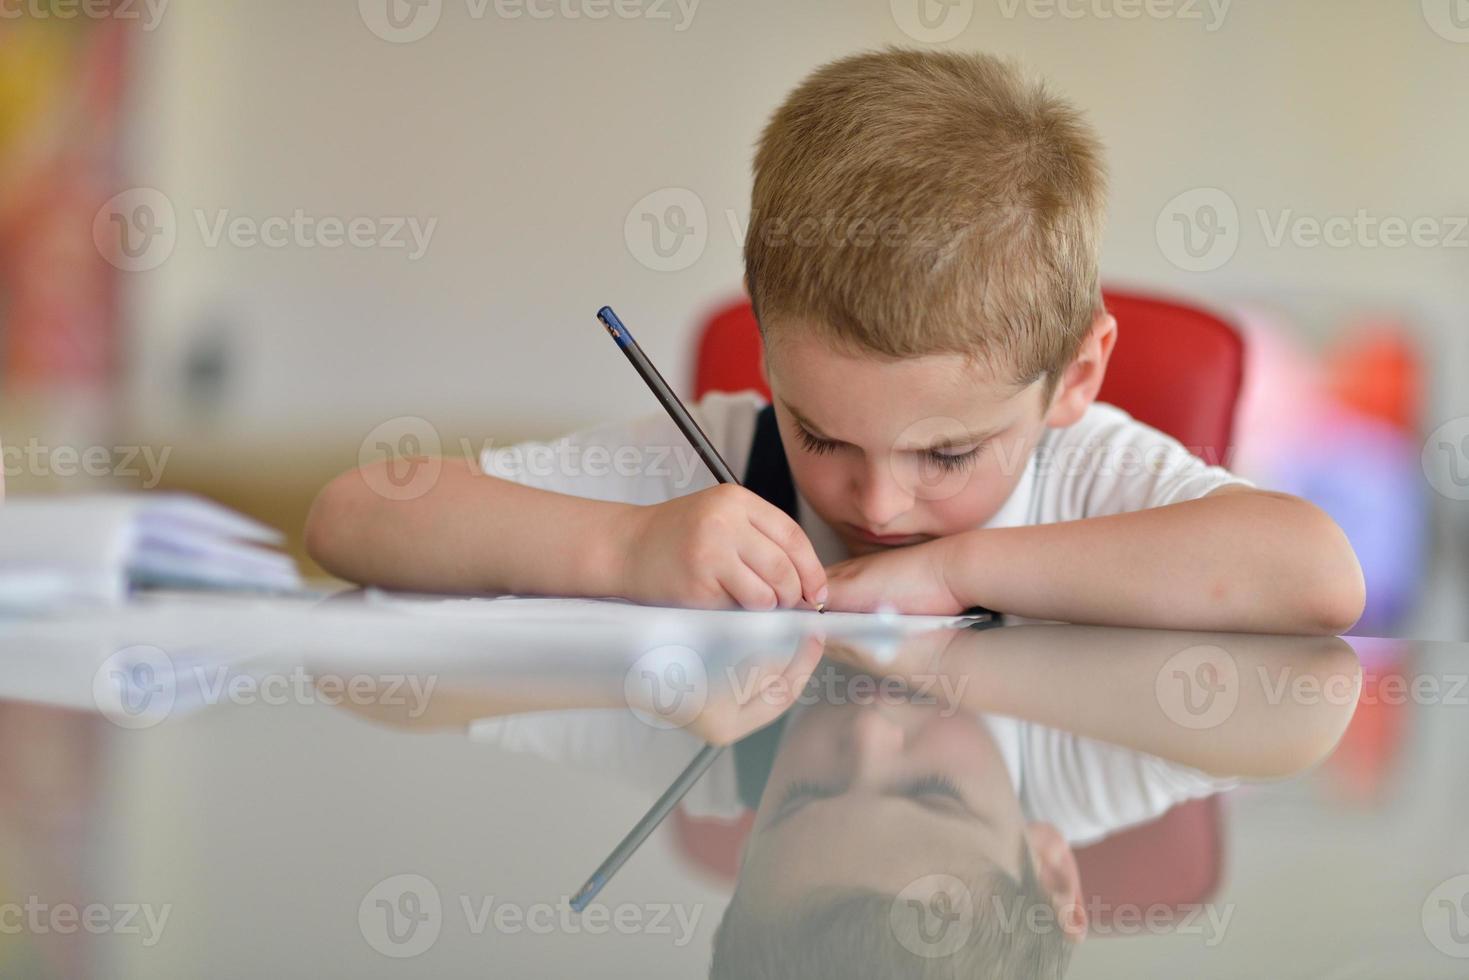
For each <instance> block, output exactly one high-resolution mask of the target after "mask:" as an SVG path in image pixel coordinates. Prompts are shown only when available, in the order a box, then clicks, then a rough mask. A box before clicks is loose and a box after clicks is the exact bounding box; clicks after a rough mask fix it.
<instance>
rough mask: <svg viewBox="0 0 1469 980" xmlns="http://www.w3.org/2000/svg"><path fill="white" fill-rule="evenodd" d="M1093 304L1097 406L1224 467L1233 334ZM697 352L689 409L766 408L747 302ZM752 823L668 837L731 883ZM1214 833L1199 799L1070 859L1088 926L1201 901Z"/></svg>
mask: <svg viewBox="0 0 1469 980" xmlns="http://www.w3.org/2000/svg"><path fill="white" fill-rule="evenodd" d="M1103 299H1104V301H1105V303H1106V306H1107V309H1108V310H1109V311H1110V312H1111V313H1112V314H1113V315H1114V316H1115V317H1116V318H1117V326H1118V329H1117V344H1116V347H1115V349H1114V350H1113V352H1112V359H1111V362H1110V363H1109V364H1108V367H1107V377H1106V380H1105V381H1104V382H1103V383H1102V390H1101V395H1100V398H1101V400H1102V401H1105V402H1108V403H1110V404H1113V405H1116V406H1117V407H1119V408H1121V409H1122V410H1124V411H1126V412H1127V413H1128V414H1130V415H1132V416H1133V417H1134V418H1136V419H1138V420H1139V421H1142V422H1145V423H1147V424H1148V425H1151V426H1153V427H1154V428H1157V429H1161V430H1162V431H1164V432H1166V433H1168V434H1169V435H1171V436H1173V437H1174V438H1175V439H1177V440H1178V441H1179V442H1181V443H1183V444H1184V445H1185V446H1187V447H1188V448H1189V449H1190V450H1192V451H1193V452H1194V454H1195V455H1197V456H1199V457H1200V458H1202V459H1203V460H1204V461H1205V462H1209V463H1225V462H1227V461H1228V460H1229V459H1230V447H1231V445H1232V443H1231V439H1232V437H1233V432H1234V414H1235V405H1236V403H1237V402H1238V400H1239V392H1240V385H1241V382H1242V380H1243V369H1244V343H1243V341H1242V340H1241V338H1240V335H1239V333H1238V332H1236V331H1235V329H1234V328H1233V327H1232V326H1230V325H1229V324H1228V323H1227V322H1225V321H1224V320H1222V319H1220V318H1219V317H1218V316H1215V315H1214V314H1212V313H1209V312H1207V311H1205V310H1202V309H1199V308H1198V307H1193V306H1188V305H1185V304H1182V303H1177V302H1172V301H1170V300H1165V299H1159V298H1155V297H1151V296H1143V295H1139V294H1136V293H1128V292H1121V291H1117V290H1106V291H1104V293H1103ZM697 343H698V347H697V352H696V356H695V360H694V396H695V398H700V397H703V395H704V394H705V393H706V392H710V391H744V390H749V389H753V390H755V391H759V392H760V393H761V394H763V395H764V396H765V397H766V398H769V397H770V389H769V388H768V387H766V385H765V382H764V380H763V379H762V378H761V376H760V333H759V329H758V327H757V326H756V323H755V317H754V314H753V313H752V312H751V310H750V304H749V302H748V301H747V300H744V299H741V300H739V301H738V302H734V303H730V304H729V305H727V306H724V307H721V308H720V309H719V310H717V311H716V312H715V313H714V314H713V315H712V316H710V317H709V319H708V321H707V322H706V323H705V325H704V327H703V328H702V329H701V330H700V332H699V338H698V342H697ZM753 819H754V815H753V813H746V814H744V815H743V816H742V817H741V818H740V819H738V820H734V821H724V820H712V819H704V818H694V817H690V816H689V815H688V814H687V813H685V812H684V811H683V810H681V809H680V810H676V811H675V812H674V814H673V817H672V819H671V821H670V826H671V827H672V832H673V837H674V844H675V847H676V848H677V850H678V851H679V853H680V854H681V855H682V856H683V857H684V859H685V860H686V861H687V862H688V863H690V864H692V865H693V866H694V867H695V868H698V869H699V870H701V871H703V872H704V873H705V874H706V875H708V876H711V877H712V878H714V879H715V880H716V881H720V882H723V883H726V884H732V883H733V882H734V879H735V875H736V873H737V872H738V870H739V855H740V851H741V849H742V848H743V847H744V842H745V839H746V838H747V837H748V836H749V833H750V825H751V823H752V822H753ZM1222 824H1223V820H1222V816H1221V807H1220V802H1219V798H1218V797H1217V796H1213V797H1206V798H1204V799H1199V800H1191V801H1189V802H1187V803H1182V804H1179V805H1178V806H1175V807H1173V808H1172V809H1171V810H1169V811H1167V812H1166V813H1164V814H1163V815H1161V816H1159V817H1157V818H1156V819H1154V820H1152V821H1150V822H1148V823H1145V824H1140V825H1138V826H1135V827H1130V828H1128V829H1126V830H1124V831H1122V832H1120V833H1117V834H1113V835H1112V836H1111V837H1108V838H1106V839H1104V840H1101V841H1098V842H1097V843H1095V844H1091V845H1089V846H1087V847H1082V848H1078V849H1077V851H1076V860H1077V865H1078V867H1079V868H1080V873H1081V880H1082V888H1083V891H1084V893H1085V895H1086V896H1087V898H1088V900H1089V901H1091V902H1092V903H1093V904H1092V906H1091V907H1092V908H1093V909H1094V910H1095V911H1096V912H1097V913H1098V914H1097V916H1096V920H1095V924H1096V925H1097V926H1098V927H1102V926H1105V925H1106V924H1107V912H1106V910H1108V909H1117V908H1127V909H1129V910H1131V909H1146V908H1148V907H1149V906H1151V905H1155V904H1162V905H1171V906H1174V907H1175V908H1177V907H1180V906H1187V905H1190V904H1194V903H1199V902H1203V901H1206V900H1207V899H1208V898H1209V896H1211V895H1212V894H1214V892H1215V891H1216V890H1217V888H1218V886H1219V881H1220V877H1221V874H1222V869H1223V864H1224V859H1223V851H1224V848H1223V837H1224V835H1223V827H1222Z"/></svg>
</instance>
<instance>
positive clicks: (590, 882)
mask: <svg viewBox="0 0 1469 980" xmlns="http://www.w3.org/2000/svg"><path fill="white" fill-rule="evenodd" d="M721 751H723V746H720V745H706V746H704V747H703V748H702V749H700V750H699V754H698V755H696V756H694V761H693V762H690V763H689V764H688V765H687V766H685V767H684V771H683V772H681V773H679V774H678V778H677V779H675V780H674V781H673V785H672V786H670V787H668V788H667V789H666V790H664V791H663V795H662V796H660V797H658V802H657V803H654V804H653V808H652V809H651V810H649V811H648V812H647V814H646V815H645V816H644V817H643V819H641V820H639V821H638V822H637V824H636V825H635V826H634V827H633V829H632V830H630V831H628V833H627V836H626V837H624V838H623V839H622V842H621V843H620V844H618V845H617V847H616V848H614V849H613V851H612V853H611V854H609V855H608V856H607V860H605V861H603V862H602V864H601V866H600V867H599V868H597V870H596V871H593V872H592V876H591V877H590V878H588V879H587V883H586V884H585V885H582V886H581V889H580V890H579V891H578V892H577V893H576V894H575V895H573V896H571V910H572V911H573V912H580V911H581V910H582V909H584V908H586V907H587V905H588V903H590V902H591V900H592V899H594V898H596V897H597V893H598V892H600V891H601V890H602V886H603V885H605V884H607V879H608V878H611V877H612V876H613V875H614V874H616V873H617V869H618V868H620V867H622V865H623V864H624V863H625V862H626V861H627V859H628V858H630V857H632V854H633V852H634V851H636V850H637V849H638V847H639V846H641V845H642V843H643V841H645V840H647V839H648V835H649V834H651V833H652V832H653V831H654V829H655V828H657V826H658V825H659V824H660V823H662V822H663V818H664V817H666V816H668V814H669V813H671V812H672V811H673V808H674V807H676V806H678V801H679V800H681V799H683V798H684V794H686V793H687V792H688V791H689V790H690V789H691V788H692V787H693V785H694V784H695V783H697V782H698V781H699V777H700V776H702V775H704V773H706V772H708V771H709V767H710V766H712V765H714V760H715V759H718V758H719V753H720V752H721Z"/></svg>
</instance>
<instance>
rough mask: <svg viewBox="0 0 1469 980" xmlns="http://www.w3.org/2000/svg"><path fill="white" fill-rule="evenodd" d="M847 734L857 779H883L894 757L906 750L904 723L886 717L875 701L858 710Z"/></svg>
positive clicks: (859, 780)
mask: <svg viewBox="0 0 1469 980" xmlns="http://www.w3.org/2000/svg"><path fill="white" fill-rule="evenodd" d="M848 737H849V738H850V739H851V743H850V751H851V753H852V758H851V763H852V769H853V777H854V778H853V781H854V782H862V781H864V780H869V779H881V778H882V775H883V773H885V772H887V771H888V769H889V768H890V767H891V766H892V764H893V761H894V760H895V759H897V758H898V757H899V756H901V755H902V754H903V745H904V742H905V740H906V736H905V732H904V730H903V726H902V724H901V723H899V722H898V721H897V720H895V719H893V718H889V717H887V716H886V715H885V713H884V712H883V711H881V710H879V708H878V706H876V705H865V706H863V707H862V708H860V709H859V710H858V711H857V715H856V717H855V718H853V719H852V725H851V728H850V729H849V730H848Z"/></svg>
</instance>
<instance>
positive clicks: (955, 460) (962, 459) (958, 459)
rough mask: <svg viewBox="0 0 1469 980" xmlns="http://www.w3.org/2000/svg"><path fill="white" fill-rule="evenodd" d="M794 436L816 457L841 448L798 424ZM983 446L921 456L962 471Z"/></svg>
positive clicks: (931, 452) (928, 453) (951, 469)
mask: <svg viewBox="0 0 1469 980" xmlns="http://www.w3.org/2000/svg"><path fill="white" fill-rule="evenodd" d="M796 436H797V437H798V438H799V439H800V440H801V445H802V446H804V447H805V448H806V451H807V452H809V453H814V454H816V455H817V456H825V455H826V454H827V453H834V452H836V451H837V450H838V449H839V448H841V445H840V443H835V442H832V441H831V440H829V439H820V438H817V437H816V436H814V435H812V434H811V433H810V432H808V431H807V430H806V427H805V426H804V425H801V424H799V423H797V424H796ZM985 445H986V444H985V443H981V444H979V445H978V446H975V447H974V448H973V449H971V450H969V451H968V452H964V453H959V454H957V455H951V454H949V453H940V452H935V451H934V450H932V449H929V450H925V451H924V453H923V456H924V457H925V458H926V459H928V460H930V461H932V462H934V463H937V464H938V465H939V466H940V467H941V468H943V469H944V470H946V471H954V470H962V469H966V468H968V467H970V466H973V465H974V462H975V460H977V459H979V454H980V453H981V452H983V451H984V447H985Z"/></svg>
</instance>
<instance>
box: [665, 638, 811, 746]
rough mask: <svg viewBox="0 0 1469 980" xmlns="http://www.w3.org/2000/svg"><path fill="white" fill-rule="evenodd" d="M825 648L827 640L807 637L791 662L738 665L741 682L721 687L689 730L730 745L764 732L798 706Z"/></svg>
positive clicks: (761, 660) (754, 660) (760, 661)
mask: <svg viewBox="0 0 1469 980" xmlns="http://www.w3.org/2000/svg"><path fill="white" fill-rule="evenodd" d="M825 644H826V637H825V636H824V635H822V634H819V633H818V634H814V635H811V636H807V637H804V638H803V639H802V640H801V641H800V645H799V646H798V647H797V648H796V651H795V653H794V654H792V655H791V656H790V657H789V658H788V659H785V660H782V659H780V658H775V659H764V658H757V657H752V658H750V659H749V661H748V662H746V663H742V664H740V665H738V666H737V667H736V668H735V672H736V673H737V674H738V684H735V683H731V682H730V681H729V680H726V681H725V682H723V683H720V684H717V685H716V686H715V688H714V689H713V690H711V691H710V694H709V700H708V701H707V702H706V703H705V704H704V706H703V707H702V709H701V710H700V711H699V713H698V715H696V716H695V717H694V718H693V720H691V721H690V722H689V723H688V724H687V725H685V726H684V727H685V728H687V729H688V730H689V731H691V732H693V733H694V734H696V735H698V736H699V737H700V738H702V739H703V740H704V741H706V742H710V743H712V744H714V745H729V744H731V743H733V742H738V741H739V740H740V739H742V738H744V737H745V736H746V735H749V734H750V733H751V732H756V731H759V730H760V729H762V728H764V727H765V726H766V725H768V724H770V723H771V722H773V721H775V719H777V718H779V717H780V716H781V715H783V714H785V713H786V711H787V710H789V709H790V708H791V707H793V706H794V705H795V704H796V700H797V698H799V697H800V695H801V693H802V692H803V691H805V690H806V686H807V685H808V684H810V683H811V675H812V674H814V673H815V672H816V667H817V665H818V664H820V663H821V654H822V651H823V649H824V648H825ZM731 677H733V674H732V675H731Z"/></svg>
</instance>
